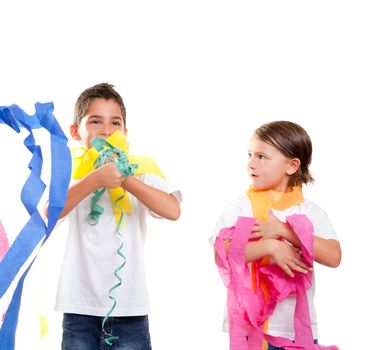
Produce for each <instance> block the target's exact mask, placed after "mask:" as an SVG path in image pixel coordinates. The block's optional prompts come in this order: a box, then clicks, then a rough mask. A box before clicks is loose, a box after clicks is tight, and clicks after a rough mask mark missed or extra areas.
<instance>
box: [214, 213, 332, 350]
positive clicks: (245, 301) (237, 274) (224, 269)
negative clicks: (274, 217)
mask: <svg viewBox="0 0 367 350" xmlns="http://www.w3.org/2000/svg"><path fill="white" fill-rule="evenodd" d="M287 222H288V223H289V224H290V225H291V227H292V228H293V230H294V232H295V233H296V234H297V235H298V237H299V239H300V241H301V243H302V245H301V251H302V255H303V258H304V260H305V262H306V263H307V264H309V265H312V263H313V260H314V256H313V254H312V245H313V226H312V223H311V222H310V220H309V219H308V218H307V217H306V216H305V215H301V214H294V215H291V216H289V217H287ZM254 224H255V219H254V218H249V217H239V218H238V220H237V223H236V225H235V226H232V227H229V228H223V229H222V230H221V231H220V232H219V236H218V238H217V240H216V242H215V245H214V247H215V251H216V263H217V266H218V269H219V273H220V275H221V277H222V279H223V282H224V285H225V286H226V287H227V308H228V321H229V336H230V347H231V350H261V349H262V340H263V339H266V340H267V341H268V342H269V343H271V344H272V345H274V346H277V347H283V348H284V349H286V350H294V349H303V350H338V348H337V347H336V346H322V345H319V344H314V343H313V335H312V328H311V319H310V315H309V308H308V302H307V295H306V291H307V290H308V289H309V288H310V287H311V286H312V272H308V273H307V274H306V275H304V274H301V273H295V276H294V277H289V276H288V275H287V274H285V272H284V271H283V270H282V269H281V268H280V267H279V266H278V265H275V264H272V265H266V266H259V267H258V269H257V276H256V279H257V282H258V283H257V285H258V286H259V285H260V280H262V281H265V283H266V285H267V286H268V290H269V295H270V297H269V300H265V296H264V293H263V292H262V290H261V288H257V289H258V290H257V291H256V293H255V292H254V291H253V290H252V282H251V274H250V271H249V268H248V266H247V264H246V263H245V246H246V244H247V242H248V241H249V235H250V233H251V230H252V227H253V225H254ZM228 239H230V246H229V250H228V256H227V254H226V250H225V244H224V242H225V241H226V240H228ZM291 294H295V295H296V308H295V314H294V330H295V340H294V342H293V341H292V340H291V339H287V338H283V337H274V336H271V335H267V334H264V333H263V325H264V322H265V321H266V319H267V318H268V317H269V316H270V315H271V314H272V313H273V311H274V309H275V307H276V304H277V303H278V302H279V301H282V300H284V299H285V298H287V297H288V296H289V295H291Z"/></svg>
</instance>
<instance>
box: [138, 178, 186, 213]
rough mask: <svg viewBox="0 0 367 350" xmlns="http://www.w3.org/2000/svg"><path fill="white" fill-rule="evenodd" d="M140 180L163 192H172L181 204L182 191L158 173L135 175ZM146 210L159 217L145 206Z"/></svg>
mask: <svg viewBox="0 0 367 350" xmlns="http://www.w3.org/2000/svg"><path fill="white" fill-rule="evenodd" d="M137 178H138V179H139V180H140V181H142V182H143V183H145V184H146V185H148V186H152V187H154V188H156V189H158V190H161V191H163V192H166V193H169V194H172V195H173V196H174V197H175V198H176V199H177V201H178V203H179V204H180V205H181V202H182V193H181V191H180V190H179V189H178V188H177V187H176V186H174V185H172V184H171V183H169V182H168V181H166V180H164V179H162V177H160V176H159V175H156V174H145V175H139V176H138V177H137ZM147 210H148V211H149V212H150V214H151V215H152V216H153V217H156V218H160V216H159V215H157V214H155V213H154V212H152V211H151V210H149V209H148V208H147Z"/></svg>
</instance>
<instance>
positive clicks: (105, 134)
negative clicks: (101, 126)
mask: <svg viewBox="0 0 367 350" xmlns="http://www.w3.org/2000/svg"><path fill="white" fill-rule="evenodd" d="M100 135H101V136H110V135H111V133H110V131H108V130H101V132H100Z"/></svg>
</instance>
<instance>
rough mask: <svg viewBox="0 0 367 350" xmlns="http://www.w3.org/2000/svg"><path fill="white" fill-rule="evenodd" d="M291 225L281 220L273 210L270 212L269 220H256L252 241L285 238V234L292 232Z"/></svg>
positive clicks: (251, 236) (251, 235)
mask: <svg viewBox="0 0 367 350" xmlns="http://www.w3.org/2000/svg"><path fill="white" fill-rule="evenodd" d="M288 226H289V225H288V224H286V223H285V222H283V221H281V220H279V219H278V218H277V217H276V216H275V215H274V214H273V212H272V211H271V210H269V214H268V219H267V220H265V221H263V220H258V219H257V220H256V222H255V225H254V227H253V228H252V231H251V234H250V239H254V238H261V239H270V238H274V239H279V238H281V237H283V236H284V234H285V232H286V231H288V230H290V228H289V227H288Z"/></svg>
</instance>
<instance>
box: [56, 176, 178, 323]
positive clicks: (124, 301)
mask: <svg viewBox="0 0 367 350" xmlns="http://www.w3.org/2000/svg"><path fill="white" fill-rule="evenodd" d="M137 178H138V179H139V180H140V181H142V182H144V183H145V184H147V185H150V186H152V187H155V188H157V189H160V190H162V191H164V192H167V193H171V194H173V195H174V196H175V197H176V198H177V199H178V200H179V202H181V193H180V191H179V190H178V189H177V188H175V187H173V186H172V185H171V184H169V183H168V182H166V181H164V180H162V178H161V177H160V176H158V175H152V174H147V175H138V176H137ZM92 196H93V194H91V195H89V196H88V197H86V198H85V199H84V200H83V201H81V202H80V203H79V204H78V205H77V206H76V207H75V208H74V209H73V210H72V211H71V212H70V213H69V214H68V216H67V218H66V219H67V220H68V221H69V234H68V238H67V242H66V248H65V255H64V260H63V264H62V267H61V274H60V279H59V285H58V292H57V298H56V306H55V309H56V310H58V311H62V312H64V313H76V314H85V315H95V316H105V315H106V313H107V312H108V311H109V310H110V308H111V306H112V303H113V301H112V300H111V299H110V298H109V290H110V289H111V288H112V287H113V286H115V285H116V284H118V282H119V281H118V279H117V278H116V277H115V275H114V271H115V270H116V269H118V268H119V266H121V264H122V263H123V261H124V260H123V259H122V258H121V257H120V256H119V255H118V254H117V250H118V248H119V246H120V245H121V242H122V243H123V247H122V254H123V255H124V256H125V257H126V263H125V265H124V267H123V268H122V269H121V270H120V271H119V272H118V274H119V275H120V277H121V285H120V286H118V287H116V288H115V289H114V290H113V291H111V295H112V296H113V298H115V299H116V307H115V308H114V310H113V312H112V314H111V316H138V315H146V314H148V312H149V298H148V290H147V283H146V276H145V267H144V243H145V238H146V232H147V228H146V214H147V212H150V211H149V209H148V208H146V207H145V206H144V205H143V204H142V203H140V202H139V201H138V200H137V199H136V198H135V197H133V196H132V195H130V201H131V204H132V207H133V212H132V213H131V214H129V213H126V214H124V224H123V225H122V227H121V228H120V233H121V236H119V235H118V234H116V233H115V228H116V221H115V217H114V214H113V210H112V203H111V200H110V197H109V194H108V191H106V192H105V193H104V194H103V196H102V197H101V198H100V200H99V201H98V204H99V205H101V206H102V207H103V208H104V213H103V214H102V215H101V216H100V218H99V222H98V223H97V224H96V225H94V226H93V225H91V224H90V223H89V221H88V214H89V213H90V203H91V198H92ZM151 214H152V215H153V216H155V217H156V216H157V215H155V214H153V213H151Z"/></svg>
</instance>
